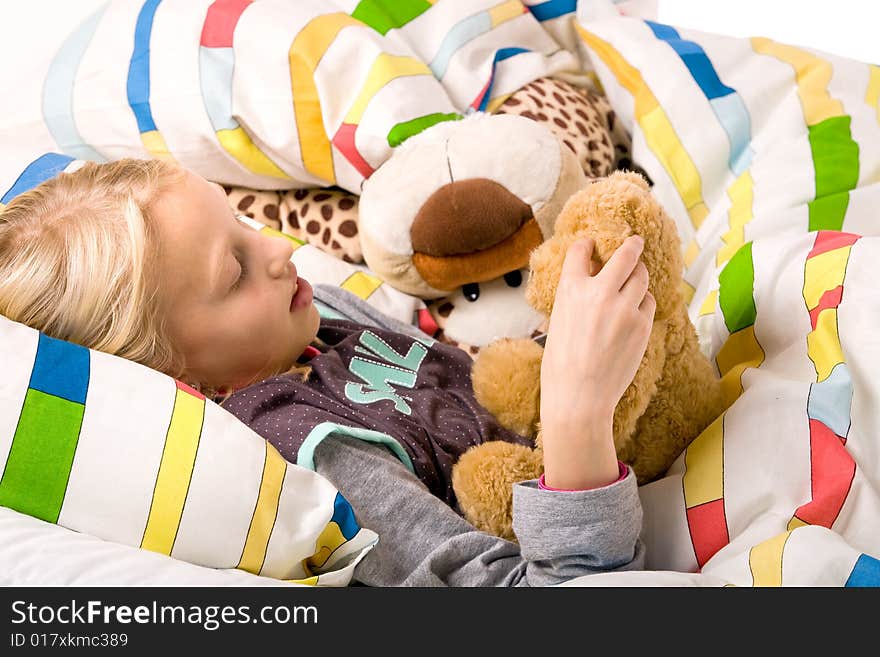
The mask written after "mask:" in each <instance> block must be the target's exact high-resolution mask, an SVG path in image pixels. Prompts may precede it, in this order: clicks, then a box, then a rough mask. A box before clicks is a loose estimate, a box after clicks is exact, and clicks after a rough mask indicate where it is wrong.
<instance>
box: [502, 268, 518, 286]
mask: <svg viewBox="0 0 880 657" xmlns="http://www.w3.org/2000/svg"><path fill="white" fill-rule="evenodd" d="M504 282H505V283H507V284H508V285H509V286H510V287H519V286H520V285H522V272H521V271H520V270H519V269H516V270H514V271H509V272H507V273H506V274H504Z"/></svg>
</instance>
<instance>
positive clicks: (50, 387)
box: [28, 333, 89, 404]
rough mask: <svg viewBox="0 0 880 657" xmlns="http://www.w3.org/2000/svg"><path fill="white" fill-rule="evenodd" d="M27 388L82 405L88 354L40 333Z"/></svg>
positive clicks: (68, 343) (83, 349)
mask: <svg viewBox="0 0 880 657" xmlns="http://www.w3.org/2000/svg"><path fill="white" fill-rule="evenodd" d="M28 387H29V388H33V389H34V390H39V391H40V392H45V393H46V394H47V395H55V396H56V397H61V398H62V399H66V400H68V401H72V402H76V403H77V404H85V403H86V393H87V392H88V390H89V350H88V349H86V348H85V347H81V346H79V345H77V344H73V343H72V342H65V341H63V340H56V339H55V338H50V337H49V336H47V335H43V334H42V333H40V341H39V343H38V344H37V355H36V357H35V358H34V368H33V370H32V371H31V380H30V383H29V384H28Z"/></svg>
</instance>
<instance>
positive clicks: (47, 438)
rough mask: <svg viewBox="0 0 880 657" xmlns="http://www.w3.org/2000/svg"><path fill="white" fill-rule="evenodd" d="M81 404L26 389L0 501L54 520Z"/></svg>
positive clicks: (70, 461) (70, 460) (67, 475)
mask: <svg viewBox="0 0 880 657" xmlns="http://www.w3.org/2000/svg"><path fill="white" fill-rule="evenodd" d="M84 412H85V406H83V405H82V404H77V403H75V402H71V401H68V400H66V399H61V398H60V397H55V396H54V395H47V394H46V393H44V392H40V391H39V390H34V389H32V388H30V389H28V391H27V394H26V396H25V400H24V406H23V408H22V411H21V416H20V417H19V419H18V426H17V427H16V429H15V437H14V438H13V440H12V447H11V448H10V449H9V457H8V458H7V460H6V469H5V470H4V471H3V477H2V479H0V506H6V507H9V508H10V509H15V510H16V511H19V512H21V513H25V514H27V515H30V516H34V517H35V518H40V519H41V520H45V521H47V522H52V523H54V522H57V521H58V515H59V514H60V513H61V505H62V503H63V502H64V493H65V491H66V490H67V481H68V479H69V478H70V468H71V466H72V465H73V455H74V453H75V452H76V444H77V441H78V440H79V432H80V428H81V427H82V419H83V413H84Z"/></svg>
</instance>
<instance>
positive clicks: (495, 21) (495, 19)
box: [489, 0, 525, 27]
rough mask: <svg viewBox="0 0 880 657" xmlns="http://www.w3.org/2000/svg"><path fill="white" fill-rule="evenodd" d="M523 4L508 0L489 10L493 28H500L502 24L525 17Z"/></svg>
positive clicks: (518, 1) (518, 0) (515, 0)
mask: <svg viewBox="0 0 880 657" xmlns="http://www.w3.org/2000/svg"><path fill="white" fill-rule="evenodd" d="M523 13H525V12H523V4H522V2H520V0H508V2H503V3H501V4H500V5H496V6H494V7H492V8H491V9H490V10H489V18H491V19H492V27H498V26H499V25H501V23H504V22H506V21H509V20H511V19H512V18H516V17H517V16H522V15H523Z"/></svg>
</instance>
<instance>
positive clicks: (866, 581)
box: [845, 554, 880, 587]
mask: <svg viewBox="0 0 880 657" xmlns="http://www.w3.org/2000/svg"><path fill="white" fill-rule="evenodd" d="M845 586H850V587H857V586H880V561H878V560H877V559H875V558H874V557H869V556H868V555H867V554H862V555H859V558H858V560H857V561H856V565H855V566H853V569H852V572H851V573H850V574H849V577H848V578H847V580H846V584H845Z"/></svg>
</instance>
